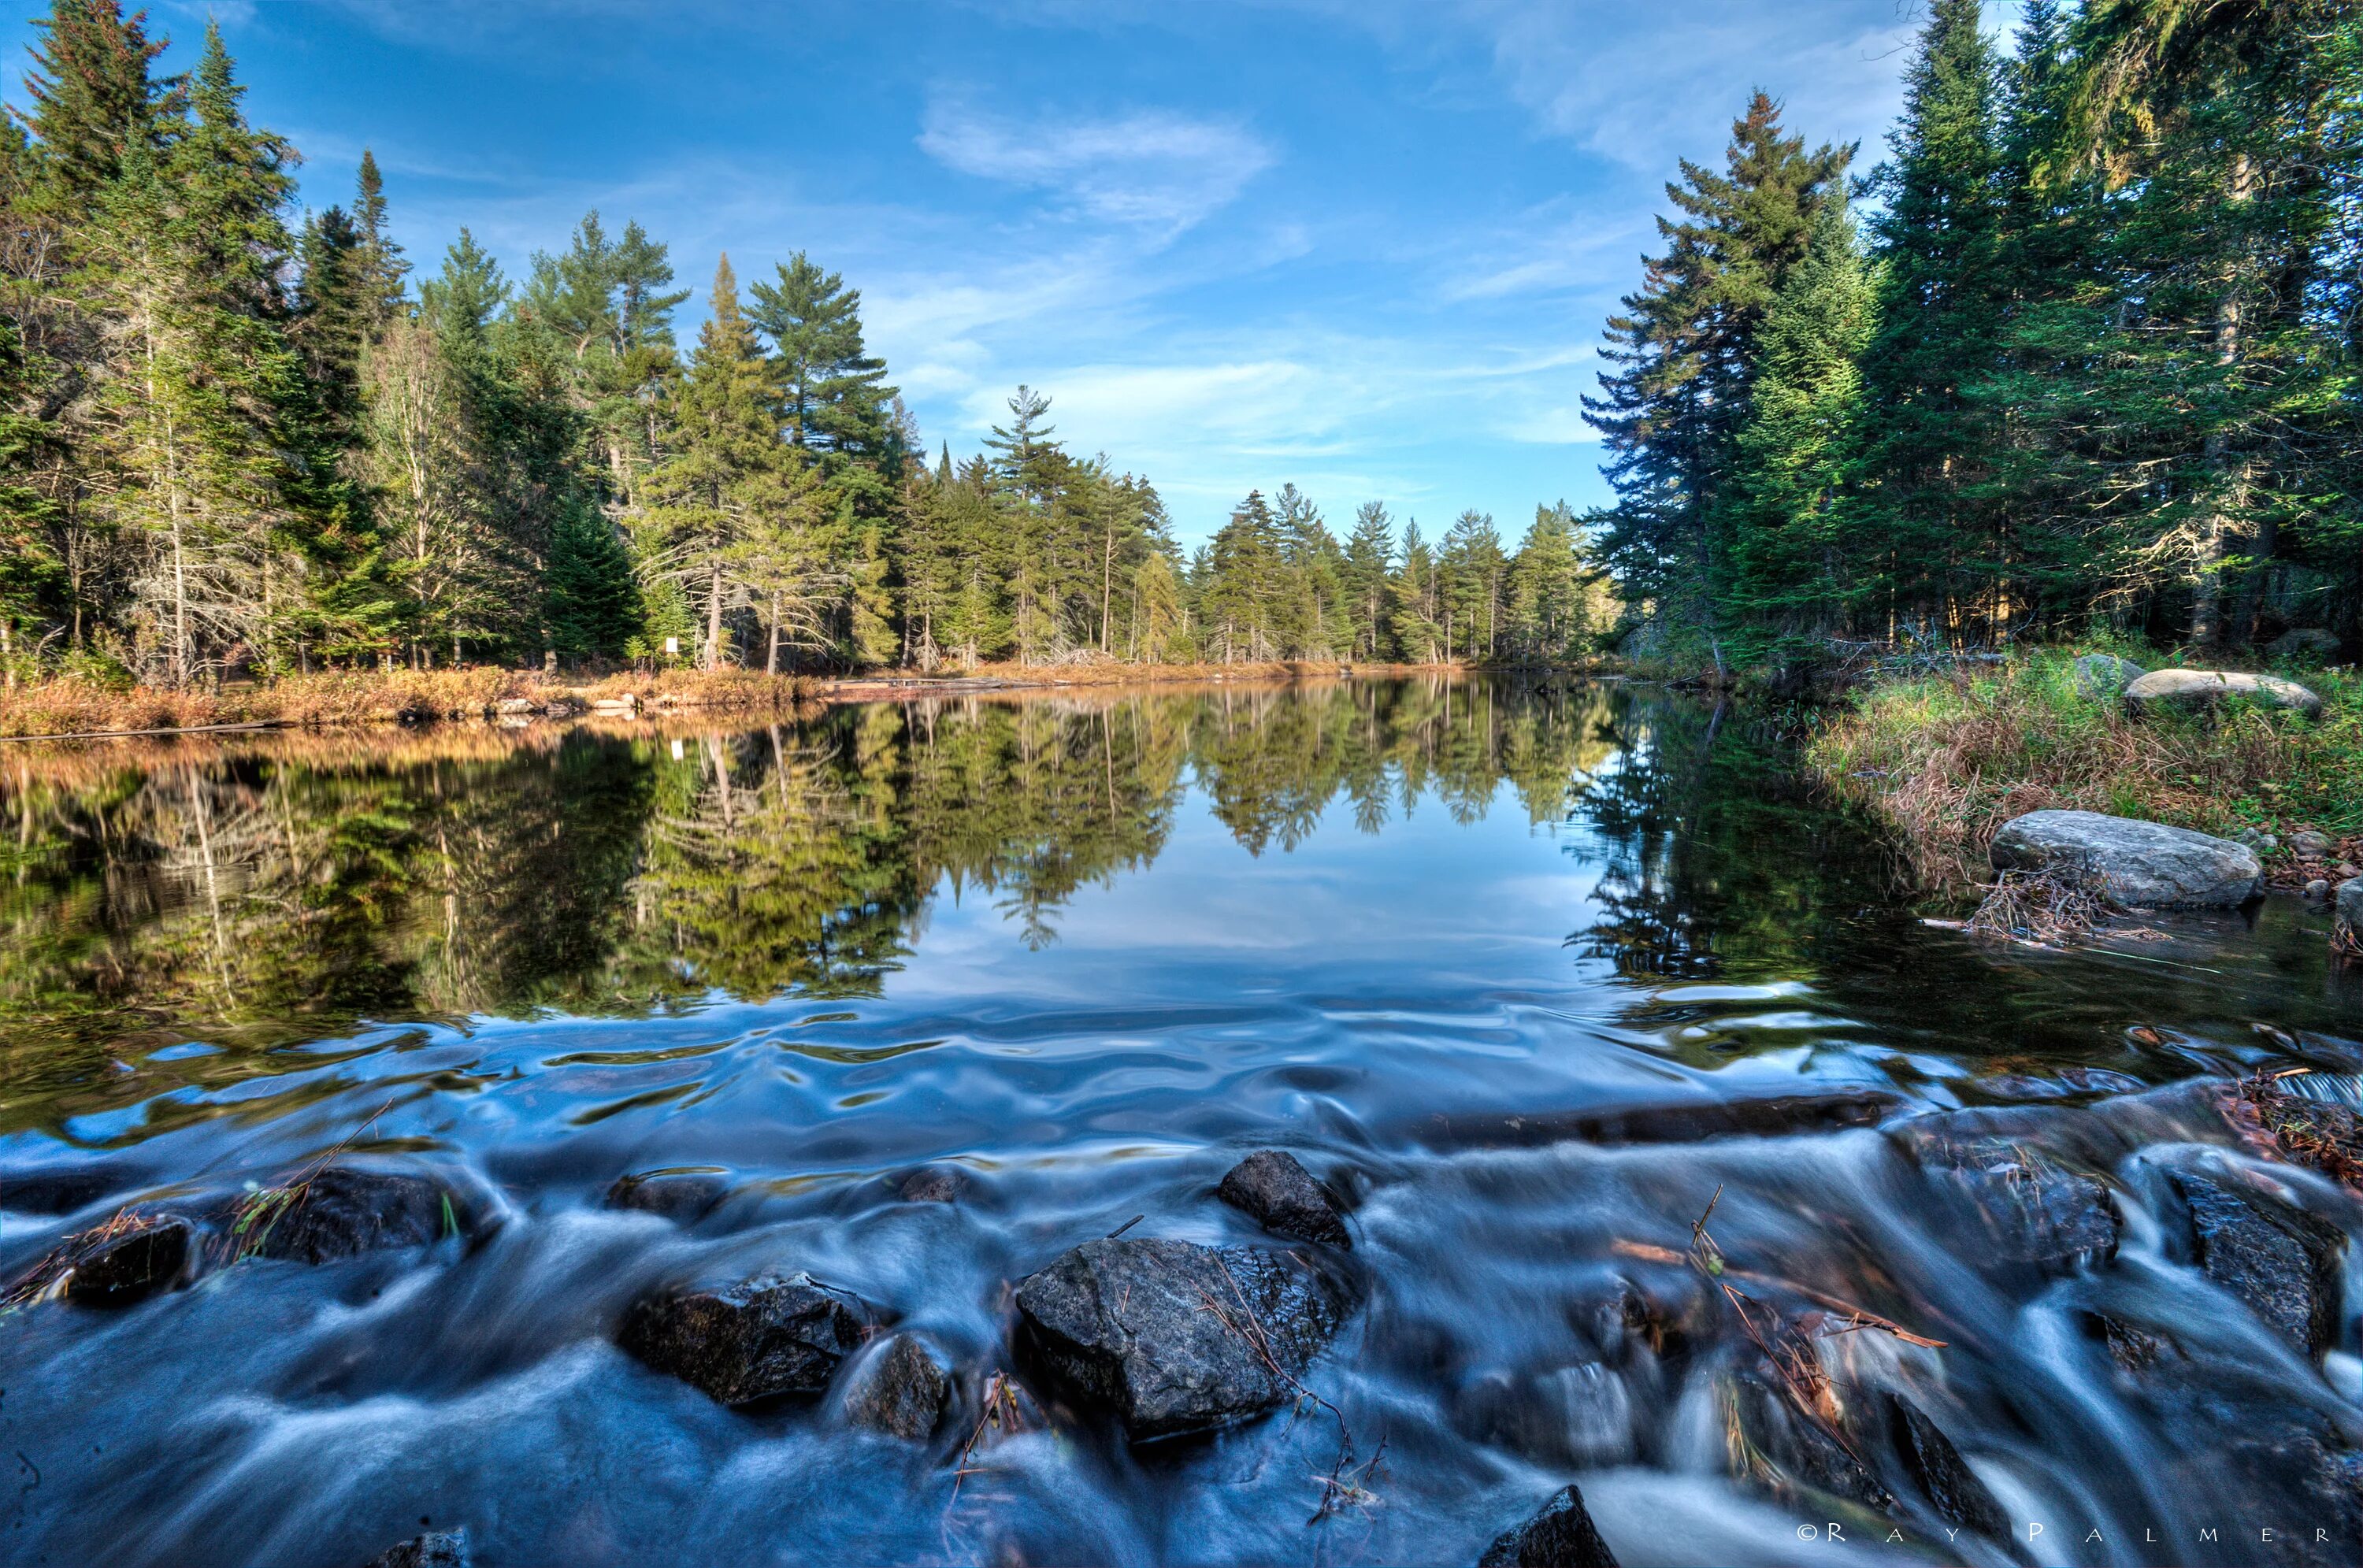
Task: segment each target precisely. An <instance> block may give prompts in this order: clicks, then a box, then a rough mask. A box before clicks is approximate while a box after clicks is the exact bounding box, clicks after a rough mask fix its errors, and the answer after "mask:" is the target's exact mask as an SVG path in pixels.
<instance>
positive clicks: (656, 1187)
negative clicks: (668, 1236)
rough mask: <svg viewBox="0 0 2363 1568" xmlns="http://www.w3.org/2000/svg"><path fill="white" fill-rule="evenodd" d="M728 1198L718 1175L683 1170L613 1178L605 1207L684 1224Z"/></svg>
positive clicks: (725, 1185)
mask: <svg viewBox="0 0 2363 1568" xmlns="http://www.w3.org/2000/svg"><path fill="white" fill-rule="evenodd" d="M729 1195H730V1182H729V1179H728V1178H727V1177H726V1176H723V1175H722V1173H721V1172H719V1171H713V1170H702V1169H693V1168H687V1167H683V1168H678V1169H668V1170H656V1171H638V1172H635V1173H633V1174H632V1175H630V1176H617V1177H616V1185H615V1186H613V1187H609V1188H608V1189H607V1198H606V1204H607V1207H608V1208H610V1209H637V1210H638V1212H640V1213H643V1214H658V1215H662V1216H663V1217H664V1218H665V1219H667V1220H671V1221H672V1222H673V1223H674V1224H676V1225H688V1224H693V1223H694V1222H695V1221H697V1220H702V1219H704V1217H705V1216H706V1215H707V1214H708V1213H711V1212H712V1211H713V1209H714V1206H715V1205H716V1204H717V1203H719V1202H721V1201H722V1200H723V1199H724V1198H727V1197H728V1196H729Z"/></svg>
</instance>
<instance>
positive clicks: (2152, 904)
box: [1991, 812, 2265, 909]
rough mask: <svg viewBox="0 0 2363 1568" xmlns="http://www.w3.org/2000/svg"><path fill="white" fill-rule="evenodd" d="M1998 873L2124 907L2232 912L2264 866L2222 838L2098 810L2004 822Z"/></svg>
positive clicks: (1997, 837) (2256, 884)
mask: <svg viewBox="0 0 2363 1568" xmlns="http://www.w3.org/2000/svg"><path fill="white" fill-rule="evenodd" d="M1991 859H1992V861H1993V867H1994V869H1995V870H1997V871H2048V872H2051V873H2053V874H2054V875H2056V876H2060V877H2065V878H2069V879H2071V880H2073V881H2074V882H2076V883H2077V884H2078V885H2080V886H2081V887H2084V888H2086V889H2090V890H2091V891H2092V892H2095V893H2097V894H2099V895H2100V896H2101V897H2102V898H2105V899H2107V900H2109V901H2110V902H2111V903H2113V904H2117V905H2120V906H2123V907H2125V908H2130V909H2183V908H2188V909H2236V908H2238V907H2239V906H2240V905H2242V904H2245V903H2247V901H2248V900H2250V899H2253V898H2254V897H2256V895H2257V891H2258V889H2259V888H2260V887H2261V886H2262V885H2263V880H2264V874H2265V868H2264V865H2263V863H2262V862H2261V861H2259V860H2258V858H2257V854H2256V851H2254V850H2252V849H2250V848H2248V847H2247V845H2241V844H2235V843H2233V842H2232V841H2231V840H2230V839H2228V838H2216V837H2213V836H2212V835H2210V834H2203V833H2193V832H2191V830H2190V829H2189V828H2178V827H2168V826H2167V825H2166V824H2165V823H2149V822H2143V821H2141V820H2139V819H2138V818H2135V817H2112V816H2106V815H2103V814H2102V812H2027V813H2026V814H2025V816H2021V817H2014V818H2013V819H2011V820H2010V821H2009V822H2007V823H2003V824H2002V831H2001V832H1999V833H1997V834H1994V838H1993V847H1992V850H1991Z"/></svg>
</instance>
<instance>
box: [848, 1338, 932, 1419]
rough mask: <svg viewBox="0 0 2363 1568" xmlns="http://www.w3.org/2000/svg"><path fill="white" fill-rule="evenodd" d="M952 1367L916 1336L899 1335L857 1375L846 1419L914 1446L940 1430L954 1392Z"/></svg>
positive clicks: (880, 1348)
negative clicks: (910, 1442) (946, 1404)
mask: <svg viewBox="0 0 2363 1568" xmlns="http://www.w3.org/2000/svg"><path fill="white" fill-rule="evenodd" d="M951 1388H952V1369H951V1364H950V1363H949V1362H948V1361H946V1360H945V1359H944V1354H943V1353H942V1352H941V1351H939V1350H937V1348H936V1347H935V1346H934V1345H933V1344H931V1343H930V1342H928V1341H927V1340H926V1339H925V1338H924V1337H922V1336H920V1335H918V1334H908V1333H904V1334H896V1335H895V1336H894V1337H893V1338H892V1339H890V1340H888V1341H887V1342H885V1343H884V1344H882V1345H881V1346H880V1347H878V1352H877V1353H876V1354H874V1355H872V1356H871V1357H870V1358H869V1359H867V1360H866V1361H864V1362H863V1363H862V1364H861V1365H860V1368H859V1369H858V1370H857V1371H856V1372H855V1373H854V1375H853V1384H852V1386H850V1387H849V1388H848V1389H847V1390H846V1394H845V1419H847V1420H849V1421H850V1422H852V1423H853V1424H854V1425H855V1426H857V1427H868V1428H869V1429H870V1430H872V1431H880V1432H884V1433H886V1434H887V1435H888V1436H889V1437H898V1438H904V1439H906V1440H908V1441H912V1442H918V1441H924V1440H925V1439H926V1436H927V1435H928V1434H929V1433H930V1432H932V1431H934V1430H936V1422H937V1419H940V1418H941V1417H942V1415H943V1413H944V1400H945V1397H947V1396H949V1394H950V1393H951Z"/></svg>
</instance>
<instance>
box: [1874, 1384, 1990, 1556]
mask: <svg viewBox="0 0 2363 1568" xmlns="http://www.w3.org/2000/svg"><path fill="white" fill-rule="evenodd" d="M1887 1411H1888V1424H1889V1432H1890V1436H1891V1437H1892V1439H1893V1441H1894V1443H1895V1453H1896V1457H1897V1458H1898V1459H1900V1460H1902V1461H1903V1469H1904V1471H1905V1473H1906V1474H1909V1475H1910V1476H1911V1477H1912V1479H1913V1481H1914V1483H1915V1484H1916V1485H1918V1486H1919V1488H1920V1490H1921V1491H1922V1492H1923V1493H1924V1494H1925V1495H1926V1496H1927V1498H1928V1501H1929V1502H1930V1504H1932V1505H1933V1506H1934V1507H1936V1511H1937V1512H1938V1513H1940V1514H1942V1515H1943V1516H1944V1517H1945V1518H1947V1519H1948V1520H1950V1521H1951V1522H1952V1523H1954V1524H1957V1525H1959V1526H1960V1527H1961V1528H1962V1529H1970V1530H1975V1531H1976V1532H1977V1533H1978V1534H1980V1535H1985V1536H1991V1537H1993V1538H1994V1539H1996V1540H2002V1539H2006V1538H2007V1537H2008V1536H2009V1534H2010V1518H2009V1516H2008V1515H2006V1514H2004V1513H2003V1512H2002V1505H2001V1504H2000V1503H1998V1502H1996V1501H1995V1500H1994V1495H1993V1494H1992V1493H1991V1492H1990V1491H1988V1490H1987V1489H1986V1484H1985V1483H1984V1482H1982V1481H1980V1480H1979V1479H1978V1477H1977V1473H1976V1472H1975V1471H1973V1470H1971V1469H1970V1468H1969V1462H1968V1461H1967V1460H1964V1459H1963V1458H1962V1457H1961V1451H1960V1450H1959V1449H1958V1448H1955V1447H1954V1446H1953V1440H1952V1439H1950V1438H1948V1437H1947V1436H1946V1435H1945V1434H1944V1431H1943V1430H1941V1429H1940V1428H1938V1426H1937V1425H1936V1422H1934V1421H1932V1420H1930V1419H1928V1417H1927V1414H1926V1412H1925V1411H1923V1410H1922V1409H1921V1408H1920V1407H1919V1406H1917V1405H1914V1403H1913V1402H1912V1401H1911V1400H1909V1399H1907V1398H1905V1397H1903V1395H1901V1394H1897V1393H1892V1392H1891V1393H1890V1394H1889V1395H1888V1396H1887Z"/></svg>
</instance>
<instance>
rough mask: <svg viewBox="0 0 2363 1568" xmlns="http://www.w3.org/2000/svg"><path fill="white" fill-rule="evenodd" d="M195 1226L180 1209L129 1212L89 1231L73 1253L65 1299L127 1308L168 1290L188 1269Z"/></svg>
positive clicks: (93, 1305)
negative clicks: (173, 1211)
mask: <svg viewBox="0 0 2363 1568" xmlns="http://www.w3.org/2000/svg"><path fill="white" fill-rule="evenodd" d="M195 1239H196V1229H195V1227H194V1226H193V1225H191V1224H190V1223H189V1222H188V1221H187V1220H184V1219H183V1218H181V1217H180V1216H179V1215H177V1214H161V1215H143V1216H136V1217H130V1219H129V1220H128V1222H125V1221H122V1220H118V1221H113V1222H110V1223H109V1224H107V1225H105V1226H102V1227H100V1229H99V1231H96V1232H93V1233H90V1234H89V1235H88V1236H87V1237H86V1238H85V1239H84V1240H83V1243H82V1245H81V1246H80V1247H79V1248H78V1249H77V1251H76V1252H75V1253H74V1256H73V1264H72V1266H73V1273H72V1275H69V1276H68V1277H67V1279H66V1299H67V1300H69V1301H73V1302H77V1303H79V1304H81V1305H83V1306H85V1307H127V1306H129V1305H130V1304H131V1303H132V1302H134V1301H144V1300H146V1299H147V1298H148V1297H150V1296H153V1295H155V1294H156V1293H157V1292H158V1291H161V1290H169V1289H170V1288H172V1286H175V1285H177V1284H179V1283H180V1282H181V1280H182V1278H183V1276H185V1275H187V1273H188V1269H189V1264H190V1259H191V1255H192V1254H193V1253H194V1251H195V1246H194V1242H195Z"/></svg>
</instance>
